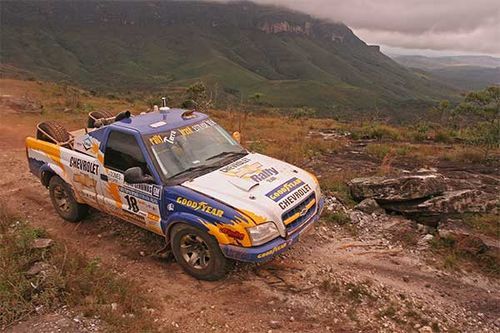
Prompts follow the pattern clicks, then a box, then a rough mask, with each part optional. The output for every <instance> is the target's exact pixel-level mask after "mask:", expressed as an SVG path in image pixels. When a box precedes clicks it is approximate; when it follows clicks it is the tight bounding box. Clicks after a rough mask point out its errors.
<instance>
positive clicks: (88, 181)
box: [73, 173, 97, 189]
mask: <svg viewBox="0 0 500 333" xmlns="http://www.w3.org/2000/svg"><path fill="white" fill-rule="evenodd" d="M73 181H74V182H75V183H78V184H81V185H82V186H84V187H88V188H92V189H94V188H95V186H96V184H97V180H95V179H92V177H91V176H89V175H85V174H81V173H75V174H74V175H73Z"/></svg>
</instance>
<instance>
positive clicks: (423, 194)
mask: <svg viewBox="0 0 500 333" xmlns="http://www.w3.org/2000/svg"><path fill="white" fill-rule="evenodd" d="M349 188H350V191H351V195H352V197H353V198H354V199H356V200H358V201H360V200H363V199H366V198H372V199H375V200H377V202H379V203H382V202H400V201H408V200H416V199H422V198H428V197H431V196H434V195H438V194H441V193H443V192H444V191H445V190H446V178H445V177H444V176H443V175H441V174H436V173H431V174H415V175H404V176H401V177H366V178H355V179H353V180H351V181H350V182H349Z"/></svg>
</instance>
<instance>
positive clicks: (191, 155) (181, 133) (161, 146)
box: [146, 119, 247, 179]
mask: <svg viewBox="0 0 500 333" xmlns="http://www.w3.org/2000/svg"><path fill="white" fill-rule="evenodd" d="M146 143H147V144H149V145H150V147H151V151H152V153H153V156H154V158H155V159H156V161H157V162H158V166H159V167H160V170H159V171H160V172H161V173H163V176H164V177H165V178H167V179H169V178H172V177H175V176H178V175H181V174H186V173H189V172H191V171H193V172H194V171H195V170H204V169H210V168H211V167H216V166H218V165H219V163H218V162H219V161H220V160H222V159H225V158H228V156H238V155H246V154H247V152H246V151H245V150H244V149H243V148H242V147H241V146H240V145H239V144H238V142H236V141H235V140H234V139H233V138H232V137H231V135H229V133H227V132H226V131H225V130H224V129H223V128H222V127H220V126H219V125H217V123H215V122H214V121H213V120H211V119H207V120H204V121H201V122H199V123H196V124H194V125H190V126H186V127H181V128H177V129H174V130H171V131H168V132H165V133H161V134H155V135H153V136H149V137H147V138H146Z"/></svg>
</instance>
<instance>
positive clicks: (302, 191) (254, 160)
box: [182, 153, 320, 236]
mask: <svg viewBox="0 0 500 333" xmlns="http://www.w3.org/2000/svg"><path fill="white" fill-rule="evenodd" d="M182 185H183V186H185V187H187V188H190V189H192V190H195V191H197V192H200V193H203V194H204V195H207V196H209V197H212V198H214V199H216V200H218V201H221V202H223V203H225V204H227V205H229V206H231V207H233V208H236V209H238V210H240V211H242V212H244V213H247V214H249V215H250V217H252V218H253V219H254V220H255V222H256V223H262V222H264V221H274V222H275V224H276V227H277V228H278V230H279V231H280V233H281V235H282V236H285V235H286V231H285V225H284V224H283V221H282V215H283V213H285V212H287V211H288V210H290V209H291V208H293V207H294V206H296V205H297V204H299V203H300V202H301V201H303V200H304V199H306V198H307V197H308V196H310V195H311V194H312V193H316V200H318V199H319V195H320V189H319V185H318V183H317V180H316V178H315V177H313V176H312V175H311V174H309V173H308V172H306V171H304V170H302V169H300V168H297V167H295V166H293V165H291V164H288V163H285V162H282V161H279V160H277V159H274V158H271V157H268V156H265V155H261V154H256V153H250V154H248V155H246V156H245V157H243V158H241V159H239V160H237V161H235V162H232V163H230V164H228V165H226V166H224V167H222V168H220V169H218V170H216V171H213V172H211V173H208V174H205V175H203V176H200V177H198V178H195V179H193V180H190V181H187V182H184V183H183V184H182Z"/></svg>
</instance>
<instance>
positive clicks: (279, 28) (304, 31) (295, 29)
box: [257, 21, 345, 43]
mask: <svg viewBox="0 0 500 333" xmlns="http://www.w3.org/2000/svg"><path fill="white" fill-rule="evenodd" d="M257 28H258V29H259V30H261V31H264V32H265V33H267V34H280V33H293V34H299V35H304V36H308V37H319V38H324V39H329V40H331V41H332V42H336V43H343V42H344V38H345V34H344V33H342V32H339V31H333V30H332V31H329V30H327V31H325V28H324V27H323V28H322V29H317V31H314V29H315V28H316V27H315V26H314V23H312V22H304V23H303V24H294V23H290V22H288V21H280V22H269V21H265V22H264V23H261V24H259V25H258V27H257Z"/></svg>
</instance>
